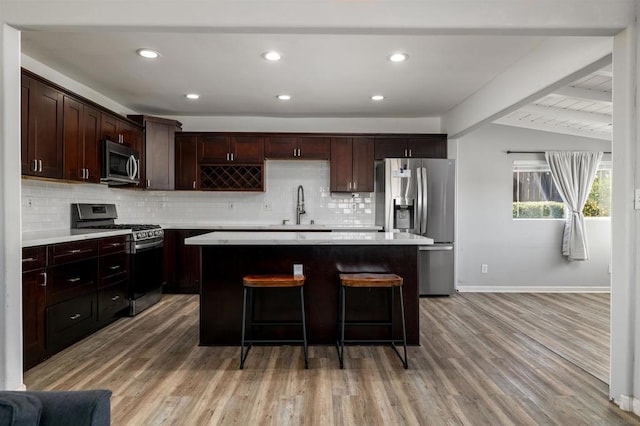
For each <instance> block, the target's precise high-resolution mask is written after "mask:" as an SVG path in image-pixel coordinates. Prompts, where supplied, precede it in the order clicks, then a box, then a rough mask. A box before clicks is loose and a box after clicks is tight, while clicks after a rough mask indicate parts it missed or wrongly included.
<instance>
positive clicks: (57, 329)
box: [46, 292, 98, 352]
mask: <svg viewBox="0 0 640 426" xmlns="http://www.w3.org/2000/svg"><path fill="white" fill-rule="evenodd" d="M97 305H98V304H97V300H96V293H95V292H91V293H87V294H85V295H83V296H79V297H74V298H73V299H70V300H67V301H66V302H61V303H58V304H56V305H53V306H50V307H48V308H47V309H46V325H47V326H46V329H47V351H48V352H52V351H58V350H61V349H62V348H64V347H66V346H69V345H70V344H72V343H75V342H77V341H78V340H80V339H82V338H83V337H85V336H87V335H89V334H90V333H92V332H93V331H95V330H96V328H97V320H98V314H97Z"/></svg>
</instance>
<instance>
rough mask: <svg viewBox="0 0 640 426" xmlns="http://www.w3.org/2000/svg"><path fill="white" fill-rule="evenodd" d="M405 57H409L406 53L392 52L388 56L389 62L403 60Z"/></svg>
mask: <svg viewBox="0 0 640 426" xmlns="http://www.w3.org/2000/svg"><path fill="white" fill-rule="evenodd" d="M407 59H409V55H407V54H406V53H394V54H393V55H390V56H389V60H390V61H391V62H404V61H406V60H407Z"/></svg>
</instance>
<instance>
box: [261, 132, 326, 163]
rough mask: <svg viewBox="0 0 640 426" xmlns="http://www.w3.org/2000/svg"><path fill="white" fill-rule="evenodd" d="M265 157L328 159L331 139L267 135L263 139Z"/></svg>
mask: <svg viewBox="0 0 640 426" xmlns="http://www.w3.org/2000/svg"><path fill="white" fill-rule="evenodd" d="M264 150H265V153H264V156H265V158H269V159H274V160H292V159H293V160H328V159H329V158H330V156H331V140H330V139H329V138H328V137H314V136H280V135H273V136H267V137H266V138H265V141H264Z"/></svg>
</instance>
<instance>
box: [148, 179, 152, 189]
mask: <svg viewBox="0 0 640 426" xmlns="http://www.w3.org/2000/svg"><path fill="white" fill-rule="evenodd" d="M147 188H151V179H147Z"/></svg>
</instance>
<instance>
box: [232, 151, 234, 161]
mask: <svg viewBox="0 0 640 426" xmlns="http://www.w3.org/2000/svg"><path fill="white" fill-rule="evenodd" d="M231 161H234V160H233V152H232V153H231Z"/></svg>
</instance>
